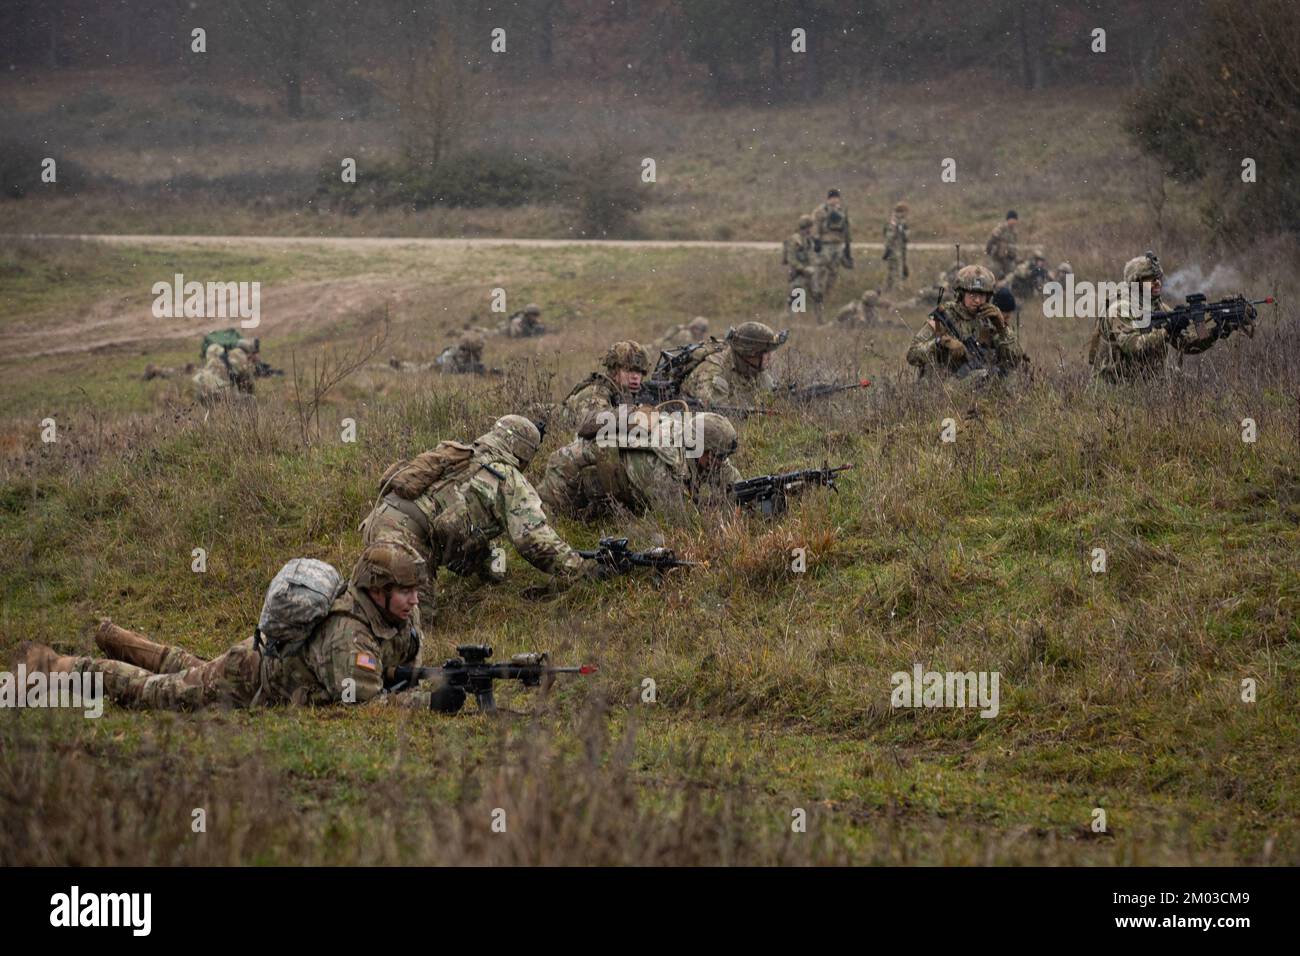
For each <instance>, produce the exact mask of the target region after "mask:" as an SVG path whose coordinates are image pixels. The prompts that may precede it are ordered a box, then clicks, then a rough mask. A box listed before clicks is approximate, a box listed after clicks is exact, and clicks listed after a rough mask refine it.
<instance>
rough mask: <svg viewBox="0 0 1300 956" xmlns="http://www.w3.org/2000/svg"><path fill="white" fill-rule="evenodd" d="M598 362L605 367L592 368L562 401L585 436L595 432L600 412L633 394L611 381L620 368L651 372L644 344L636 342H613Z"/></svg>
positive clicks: (613, 408) (613, 409)
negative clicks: (595, 369)
mask: <svg viewBox="0 0 1300 956" xmlns="http://www.w3.org/2000/svg"><path fill="white" fill-rule="evenodd" d="M601 364H602V365H603V367H604V369H605V371H603V372H592V373H591V375H589V376H588V377H587V378H585V379H583V380H582V381H581V382H579V383H578V384H577V385H575V386H574V387H573V391H571V392H569V395H568V397H567V398H565V400H564V402H563V403H562V405H561V408H562V410H563V411H564V413H565V414H566V415H567V416H568V420H569V421H570V422H572V423H573V424H574V426H575V428H576V430H577V433H578V434H579V435H580V436H582V437H584V438H592V437H594V436H595V434H596V430H597V429H598V428H599V427H600V416H601V415H602V414H605V413H614V412H616V411H617V409H618V406H619V405H626V404H629V403H630V402H631V401H632V396H631V395H630V394H629V393H628V392H627V391H625V390H624V389H621V388H619V387H618V385H617V384H615V382H614V378H613V376H614V374H615V373H616V372H618V370H619V369H630V370H632V371H636V372H640V373H641V374H642V375H648V374H649V373H650V356H649V355H647V354H646V350H645V347H644V346H641V345H638V344H637V343H636V342H615V343H614V344H613V345H611V346H610V347H609V350H608V351H607V352H606V353H605V358H604V360H603V361H602V363H601Z"/></svg>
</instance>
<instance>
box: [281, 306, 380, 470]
mask: <svg viewBox="0 0 1300 956" xmlns="http://www.w3.org/2000/svg"><path fill="white" fill-rule="evenodd" d="M367 318H368V319H377V320H379V321H380V322H381V325H380V327H379V329H378V331H376V332H375V333H374V334H373V335H371V336H370V338H368V339H365V340H363V341H362V342H361V343H360V344H359V347H358V348H357V350H356V351H355V352H353V353H352V354H351V355H349V356H340V355H339V354H338V353H336V352H335V351H334V350H333V349H332V348H326V349H325V350H324V351H323V352H321V353H319V354H317V355H315V356H313V357H312V360H311V377H310V378H308V377H307V368H306V367H305V366H304V367H303V368H301V369H299V368H298V353H297V352H292V353H290V361H291V367H292V370H293V401H294V409H295V410H296V411H297V413H298V429H299V432H300V433H301V435H302V443H303V445H304V446H309V445H311V443H312V441H313V440H315V439H319V438H320V406H321V402H323V401H324V400H325V396H326V395H328V394H329V393H330V392H331V391H332V390H333V389H334V388H335V387H336V386H337V385H338V384H339V383H340V382H342V381H343V380H344V379H345V378H347V377H348V376H349V375H351V374H352V373H353V372H355V371H356V370H357V369H359V368H361V367H362V366H363V365H365V364H366V363H367V362H369V361H370V360H371V359H372V358H374V357H375V355H376V354H378V352H379V350H380V349H382V348H383V347H384V343H385V342H387V341H388V332H389V328H390V325H391V323H390V320H389V316H388V304H387V303H385V304H384V311H383V315H382V317H381V316H380V315H379V313H378V312H376V313H375V314H374V315H373V316H370V317H367ZM366 325H373V322H372V321H367V322H366Z"/></svg>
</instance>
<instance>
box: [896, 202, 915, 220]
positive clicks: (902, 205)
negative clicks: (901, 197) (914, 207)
mask: <svg viewBox="0 0 1300 956" xmlns="http://www.w3.org/2000/svg"><path fill="white" fill-rule="evenodd" d="M910 209H911V207H909V206H908V205H907V203H906V202H903V201H900V202H896V203H894V212H896V213H899V214H900V215H903V216H906V215H907V214H908V212H909V211H910Z"/></svg>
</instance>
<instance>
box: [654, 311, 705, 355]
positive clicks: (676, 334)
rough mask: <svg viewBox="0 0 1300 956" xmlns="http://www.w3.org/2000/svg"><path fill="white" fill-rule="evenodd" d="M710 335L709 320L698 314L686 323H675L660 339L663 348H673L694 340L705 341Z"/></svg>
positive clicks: (688, 343)
mask: <svg viewBox="0 0 1300 956" xmlns="http://www.w3.org/2000/svg"><path fill="white" fill-rule="evenodd" d="M708 337H709V320H708V319H706V318H705V317H704V316H702V315H697V316H696V317H695V318H693V319H691V321H689V322H687V323H686V324H685V325H674V326H673V327H672V328H671V329H669V330H668V332H667V334H666V335H664V337H663V338H662V339H660V340H659V345H660V347H661V348H666V349H671V348H676V347H678V346H680V345H690V344H691V343H692V342H703V341H704V340H705V339H706V338H708Z"/></svg>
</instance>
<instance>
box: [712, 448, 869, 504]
mask: <svg viewBox="0 0 1300 956" xmlns="http://www.w3.org/2000/svg"><path fill="white" fill-rule="evenodd" d="M852 467H853V466H852V465H840V466H839V467H838V468H832V467H830V462H827V463H826V464H824V465H822V467H821V468H805V469H803V470H802V471H787V472H785V473H784V474H780V475H759V476H758V477H757V478H746V479H744V480H743V481H737V482H735V483H734V484H733V485H731V487H730V488H728V489H727V494H728V495H729V496H730V497H731V498H732V499H733V500H734V501H735V502H736V504H738V505H750V504H756V505H757V506H758V510H759V513H760V514H762V515H763V516H764V517H770V516H771V515H776V514H780V513H781V512H783V511H785V509H786V504H787V501H786V499H787V498H788V497H789V496H790V495H791V494H792V493H794V492H798V491H802V490H803V489H804V488H807V487H809V486H810V485H821V486H823V487H825V488H829V489H830V490H831V491H838V490H839V489H838V488H837V487H836V484H835V476H836V475H837V474H838V473H839V472H841V471H848V470H849V469H850V468H852Z"/></svg>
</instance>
